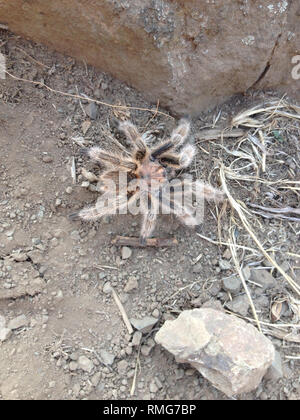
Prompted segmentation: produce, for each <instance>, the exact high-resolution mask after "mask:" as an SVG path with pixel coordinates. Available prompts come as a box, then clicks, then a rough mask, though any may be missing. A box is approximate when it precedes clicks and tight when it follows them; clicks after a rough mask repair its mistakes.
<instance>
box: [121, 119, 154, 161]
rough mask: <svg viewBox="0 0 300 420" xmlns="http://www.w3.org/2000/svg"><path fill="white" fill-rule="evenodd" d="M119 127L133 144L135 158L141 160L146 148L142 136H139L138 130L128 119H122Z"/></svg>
mask: <svg viewBox="0 0 300 420" xmlns="http://www.w3.org/2000/svg"><path fill="white" fill-rule="evenodd" d="M119 129H120V131H122V132H123V133H124V134H125V135H126V137H127V139H128V140H129V141H131V143H132V144H133V145H134V146H135V148H136V153H135V157H136V159H137V160H142V159H143V158H144V157H145V156H146V154H147V150H148V149H147V145H146V142H145V140H144V138H143V136H141V134H140V133H139V132H138V129H137V128H136V126H135V125H134V124H132V123H131V122H130V121H123V122H120V125H119Z"/></svg>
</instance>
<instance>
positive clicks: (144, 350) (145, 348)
mask: <svg viewBox="0 0 300 420" xmlns="http://www.w3.org/2000/svg"><path fill="white" fill-rule="evenodd" d="M151 350H152V348H151V347H149V346H146V345H144V346H141V353H142V355H143V356H149V354H150V352H151Z"/></svg>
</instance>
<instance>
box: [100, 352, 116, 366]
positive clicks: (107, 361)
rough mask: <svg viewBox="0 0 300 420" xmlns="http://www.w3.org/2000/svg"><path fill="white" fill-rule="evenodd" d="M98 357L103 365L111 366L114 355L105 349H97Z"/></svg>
mask: <svg viewBox="0 0 300 420" xmlns="http://www.w3.org/2000/svg"><path fill="white" fill-rule="evenodd" d="M99 357H100V359H101V361H102V363H103V364H104V365H108V366H111V365H112V364H113V363H114V360H115V356H114V355H113V354H112V353H109V352H108V351H106V350H105V349H100V350H99Z"/></svg>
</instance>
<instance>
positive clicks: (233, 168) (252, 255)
mask: <svg viewBox="0 0 300 420" xmlns="http://www.w3.org/2000/svg"><path fill="white" fill-rule="evenodd" d="M299 122H300V108H299V107H298V106H295V105H293V104H289V103H287V102H286V101H285V100H284V99H283V98H282V99H280V100H276V101H270V102H269V103H267V104H260V105H257V106H254V107H251V108H250V109H246V110H244V111H243V112H240V113H239V114H238V115H236V116H235V117H233V118H232V121H231V124H230V127H228V129H229V130H230V129H232V127H235V129H238V128H243V129H244V130H245V132H244V134H243V135H241V136H240V137H239V138H237V137H235V138H233V137H232V139H231V140H228V139H227V140H226V146H225V145H224V143H223V142H218V141H217V140H215V141H214V142H211V144H212V147H214V149H215V150H221V157H220V159H219V177H220V181H221V185H222V187H223V189H224V191H225V193H226V196H227V199H228V203H229V207H230V209H231V211H230V212H228V211H227V213H226V215H223V218H224V217H225V218H226V219H227V221H226V222H227V223H226V222H225V223H224V220H223V225H224V224H225V225H227V226H230V231H229V232H228V229H227V232H226V231H225V230H224V231H223V232H221V233H220V232H219V241H218V242H217V241H212V240H210V239H209V238H206V237H204V236H203V235H199V236H201V237H202V238H203V239H206V240H209V241H210V242H212V243H215V244H217V245H219V246H220V245H226V246H228V248H229V249H230V251H231V254H232V260H233V262H234V265H235V269H236V272H237V274H238V275H239V276H240V279H241V281H242V284H243V287H244V289H245V292H246V295H247V296H248V299H249V302H250V306H251V309H252V312H253V316H254V319H253V320H252V319H250V318H247V319H248V320H251V321H253V322H255V323H256V324H257V326H258V329H259V330H260V331H262V332H264V333H265V334H270V335H273V336H275V337H277V338H281V339H283V340H286V341H293V342H300V336H299V334H298V332H297V333H294V329H295V328H296V329H297V328H299V327H300V325H299V320H300V313H299V300H297V299H298V297H299V296H300V284H298V282H297V281H296V277H295V276H293V277H294V278H293V277H292V275H289V274H288V273H286V271H285V270H284V269H283V268H282V267H281V265H280V264H279V263H278V259H279V260H283V258H284V261H285V259H287V258H291V257H294V258H297V257H299V255H298V254H297V253H296V252H292V251H295V249H291V250H289V251H291V252H286V251H282V250H283V249H284V248H285V247H286V245H287V244H286V241H285V239H284V238H285V237H284V235H280V234H279V233H280V232H281V231H285V232H287V231H289V230H292V232H293V234H295V235H296V237H297V238H298V237H299V234H300V231H299V224H298V222H300V218H299V214H300V205H299V202H300V180H299V177H297V171H299V169H300V164H299V156H300V142H299V138H300V124H299ZM214 130H215V129H214ZM207 135H209V134H207ZM285 143H288V145H287V144H285ZM289 150H291V154H290V155H288V154H287V153H286V151H289ZM297 156H298V157H297ZM287 162H292V164H291V165H290V168H287ZM241 191H242V192H243V194H242V195H241ZM266 204H267V205H266ZM264 219H269V220H271V222H272V223H271V224H270V223H268V224H265V223H264V222H263V221H264ZM276 222H277V223H278V224H276ZM220 226H221V224H220ZM221 230H222V229H221ZM235 230H237V231H238V232H239V233H241V232H244V233H245V234H244V235H239V238H242V240H243V241H244V243H237V240H236V237H235V234H234V232H235ZM276 234H277V235H276ZM274 235H275V236H276V243H275V241H274V243H272V244H271V246H270V242H271V239H269V238H271V237H272V236H274ZM260 237H263V238H264V239H265V238H267V241H266V242H267V243H268V245H269V246H268V247H266V245H265V244H263V243H262V241H261V239H260ZM245 238H246V240H245ZM281 240H282V242H281ZM291 245H293V244H291ZM296 249H297V248H296ZM238 252H240V253H241V254H240V257H239V256H238ZM262 256H263V257H264V258H265V259H266V260H267V261H268V262H269V263H270V267H272V270H274V269H275V270H276V271H277V279H278V281H279V282H280V283H281V285H282V287H283V290H285V297H284V300H285V301H287V302H288V304H289V307H290V308H291V309H292V312H293V322H291V323H289V324H284V323H280V324H279V325H277V324H276V322H274V323H269V322H268V320H259V318H258V315H257V314H258V311H257V310H256V308H255V301H253V299H252V297H251V293H250V290H249V287H248V286H247V283H251V282H250V281H246V280H245V278H244V275H243V271H242V265H243V264H242V263H243V262H246V261H249V259H250V261H252V263H255V262H256V263H257V264H259V261H257V260H258V259H260V260H261V257H262ZM262 268H264V267H262ZM295 308H296V309H295ZM279 319H280V317H279V318H278V320H279ZM276 321H277V319H276ZM262 325H264V326H268V328H267V329H266V328H264V329H263V328H262V327H261V326H262Z"/></svg>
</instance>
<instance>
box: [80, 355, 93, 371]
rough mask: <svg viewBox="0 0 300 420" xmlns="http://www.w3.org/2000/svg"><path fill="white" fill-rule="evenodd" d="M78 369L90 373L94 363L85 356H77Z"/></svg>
mask: <svg viewBox="0 0 300 420" xmlns="http://www.w3.org/2000/svg"><path fill="white" fill-rule="evenodd" d="M78 367H79V368H80V369H82V370H84V371H85V372H88V373H91V371H92V370H93V368H94V363H93V362H92V361H91V359H89V358H88V357H86V356H79V358H78Z"/></svg>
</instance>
